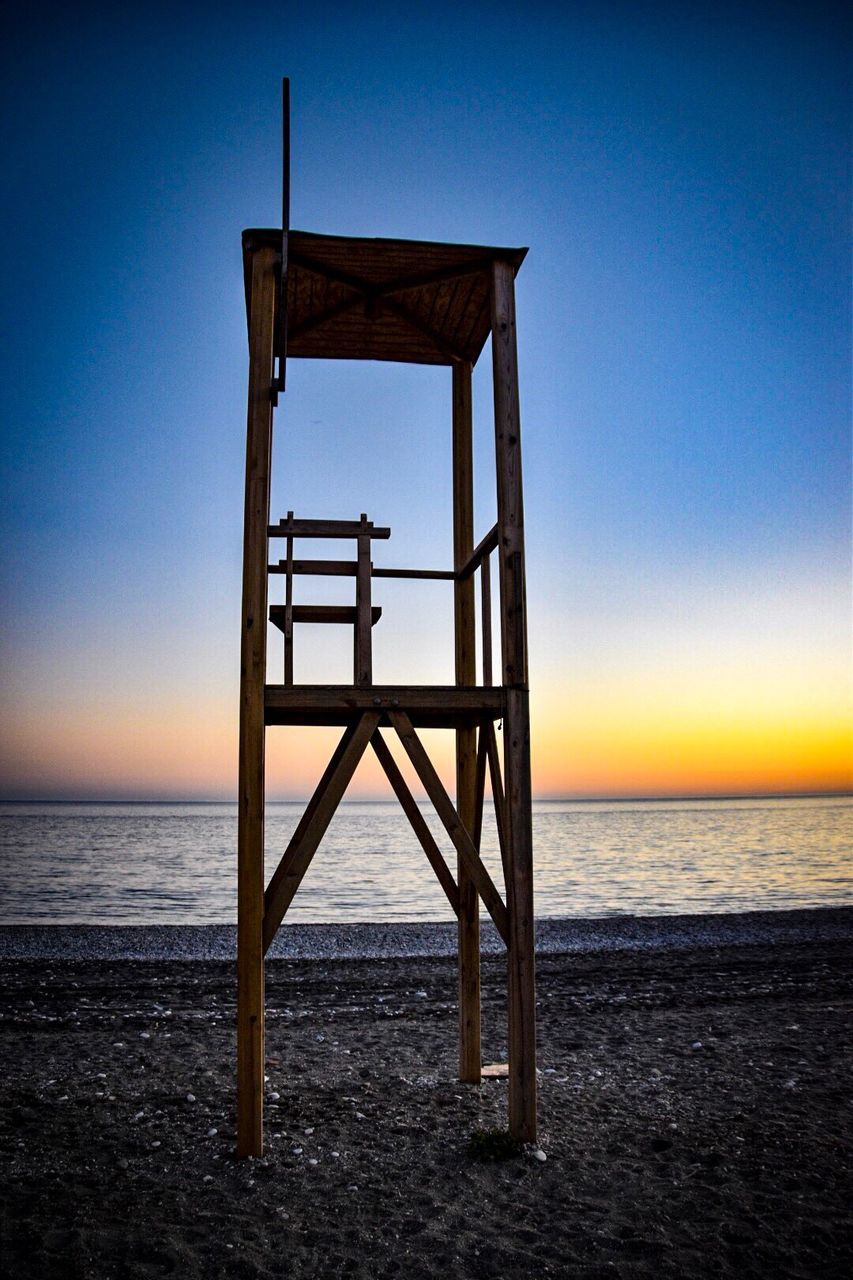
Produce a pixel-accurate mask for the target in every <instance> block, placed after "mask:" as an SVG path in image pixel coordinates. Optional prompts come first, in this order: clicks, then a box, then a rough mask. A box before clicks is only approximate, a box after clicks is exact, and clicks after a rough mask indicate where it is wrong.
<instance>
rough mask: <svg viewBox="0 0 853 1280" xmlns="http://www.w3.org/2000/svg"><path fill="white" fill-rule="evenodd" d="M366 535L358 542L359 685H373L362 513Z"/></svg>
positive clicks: (367, 538)
mask: <svg viewBox="0 0 853 1280" xmlns="http://www.w3.org/2000/svg"><path fill="white" fill-rule="evenodd" d="M361 524H362V528H363V529H364V533H363V534H361V535H359V537H358V539H357V540H356V546H357V548H358V552H357V558H356V570H355V636H354V646H355V678H354V681H353V683H354V684H357V685H362V686H364V685H370V684H372V683H373V660H372V643H373V641H372V637H371V634H370V628H371V615H370V570H371V564H370V535H369V534H368V532H367V516H366V515H364V514H363V513H362V517H361Z"/></svg>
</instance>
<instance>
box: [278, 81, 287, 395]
mask: <svg viewBox="0 0 853 1280" xmlns="http://www.w3.org/2000/svg"><path fill="white" fill-rule="evenodd" d="M289 232H290V77H289V76H285V77H284V79H283V80H282V82H281V281H280V286H279V288H280V292H279V306H278V379H277V381H276V390H277V391H284V386H285V379H286V369H287V240H288V234H289Z"/></svg>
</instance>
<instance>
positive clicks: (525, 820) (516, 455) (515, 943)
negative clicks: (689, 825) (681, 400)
mask: <svg viewBox="0 0 853 1280" xmlns="http://www.w3.org/2000/svg"><path fill="white" fill-rule="evenodd" d="M492 376H493V382H494V400H495V457H496V467H497V491H498V556H499V566H500V600H501V649H502V656H503V683H504V685H505V686H506V715H505V717H504V786H505V789H506V800H505V818H506V831H505V834H506V843H507V865H508V870H509V883H508V886H507V895H508V897H507V909H508V915H509V943H508V953H509V954H508V969H509V974H508V980H509V1001H508V1024H509V1127H510V1131H511V1133H512V1134H513V1136H514V1137H516V1138H519V1139H520V1140H521V1141H522V1142H534V1141H535V1139H536V991H535V976H534V933H533V834H532V828H531V784H530V711H529V700H528V689H527V618H526V600H525V582H524V508H523V500H522V487H521V417H520V413H519V405H518V356H517V351H516V336H515V289H514V276H513V268H512V266H511V265H510V263H508V262H499V261H496V262H495V263H494V264H493V268H492Z"/></svg>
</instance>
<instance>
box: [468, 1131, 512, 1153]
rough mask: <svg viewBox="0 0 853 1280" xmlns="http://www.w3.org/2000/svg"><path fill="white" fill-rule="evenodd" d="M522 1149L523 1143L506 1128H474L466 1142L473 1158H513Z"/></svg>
mask: <svg viewBox="0 0 853 1280" xmlns="http://www.w3.org/2000/svg"><path fill="white" fill-rule="evenodd" d="M523 1150H524V1144H523V1143H521V1142H519V1140H518V1138H514V1137H513V1136H512V1134H511V1133H510V1132H509V1131H508V1130H507V1129H475V1130H474V1132H473V1133H472V1134H471V1141H470V1143H469V1144H468V1154H469V1155H470V1156H472V1157H473V1159H474V1160H514V1159H515V1158H516V1156H520V1155H521V1153H522V1151H523Z"/></svg>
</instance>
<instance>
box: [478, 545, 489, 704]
mask: <svg viewBox="0 0 853 1280" xmlns="http://www.w3.org/2000/svg"><path fill="white" fill-rule="evenodd" d="M489 565H490V558H489V556H483V563H482V564H481V565H480V623H481V626H482V630H483V684H485V685H490V684H491V683H492V576H491V569H490V567H489Z"/></svg>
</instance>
